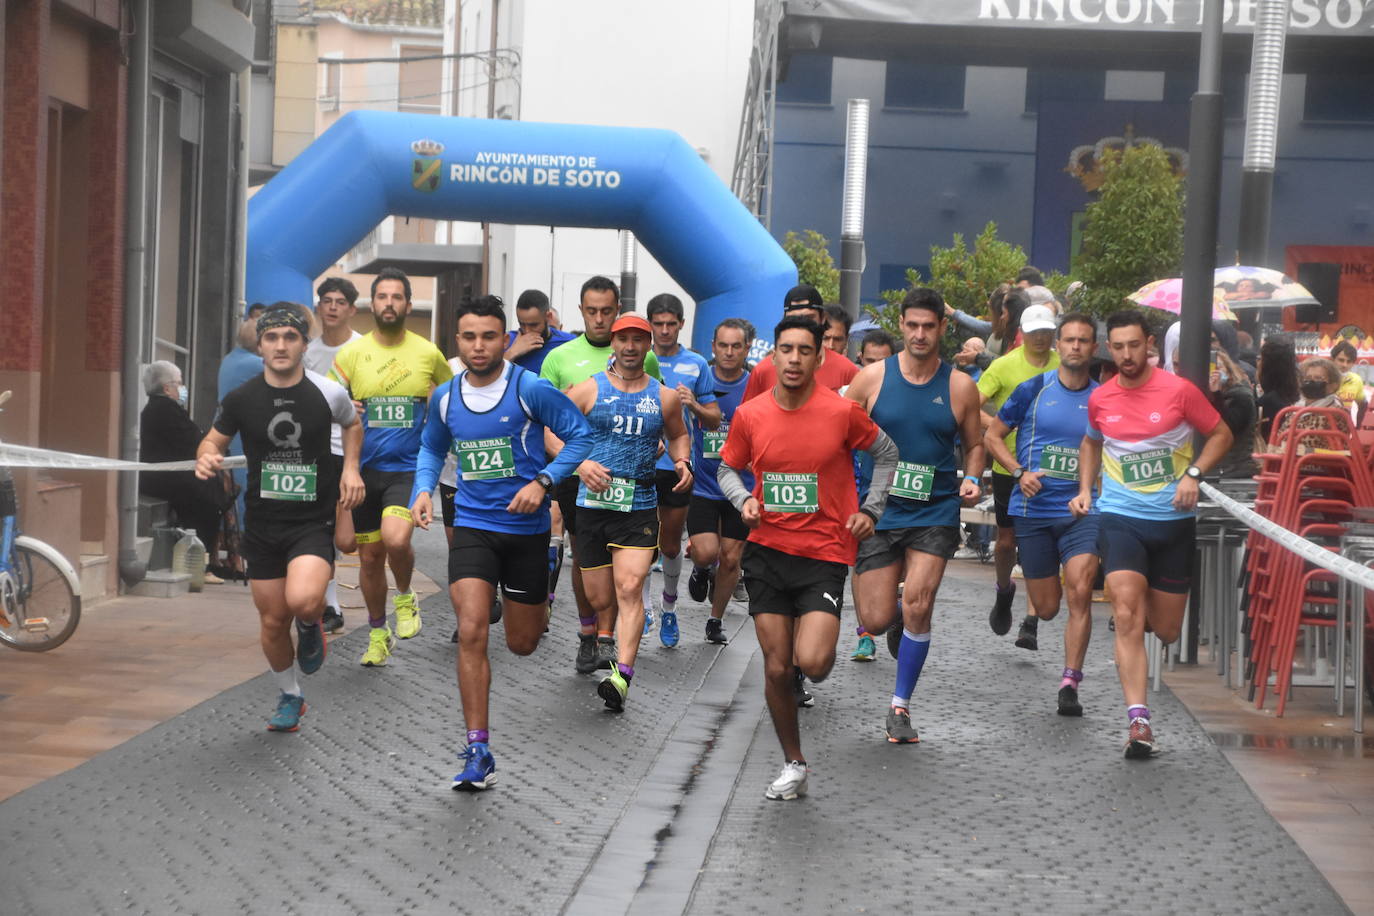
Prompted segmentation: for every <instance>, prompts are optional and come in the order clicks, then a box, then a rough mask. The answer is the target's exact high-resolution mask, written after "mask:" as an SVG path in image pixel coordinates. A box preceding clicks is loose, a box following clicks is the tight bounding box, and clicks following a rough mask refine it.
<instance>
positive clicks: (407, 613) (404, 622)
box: [392, 592, 420, 639]
mask: <svg viewBox="0 0 1374 916" xmlns="http://www.w3.org/2000/svg"><path fill="white" fill-rule="evenodd" d="M415 597H416V596H415V593H414V592H403V593H402V594H399V595H397V596H396V598H395V600H394V601H393V602H392V604H393V605H394V606H395V608H396V638H397V639H410V638H411V637H414V636H419V635H420V605H419V603H418V602H417V601H416V600H415Z"/></svg>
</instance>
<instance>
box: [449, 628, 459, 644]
mask: <svg viewBox="0 0 1374 916" xmlns="http://www.w3.org/2000/svg"><path fill="white" fill-rule="evenodd" d="M448 641H449V642H452V643H456V642H457V641H458V628H457V627H454V628H453V635H452V636H450V637H449V638H448Z"/></svg>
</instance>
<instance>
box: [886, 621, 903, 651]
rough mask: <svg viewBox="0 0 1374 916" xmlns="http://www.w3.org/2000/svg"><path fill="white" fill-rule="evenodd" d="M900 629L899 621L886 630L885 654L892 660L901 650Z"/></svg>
mask: <svg viewBox="0 0 1374 916" xmlns="http://www.w3.org/2000/svg"><path fill="white" fill-rule="evenodd" d="M902 629H903V628H902V624H901V621H898V622H897V623H894V624H893V625H892V626H890V627H888V628H887V654H888V655H891V656H892V657H893V658H896V657H897V653H898V652H900V651H901V649H902Z"/></svg>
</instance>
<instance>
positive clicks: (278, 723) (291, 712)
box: [267, 693, 305, 732]
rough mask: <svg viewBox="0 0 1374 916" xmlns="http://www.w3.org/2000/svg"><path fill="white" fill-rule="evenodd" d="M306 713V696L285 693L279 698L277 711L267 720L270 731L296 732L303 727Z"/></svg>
mask: <svg viewBox="0 0 1374 916" xmlns="http://www.w3.org/2000/svg"><path fill="white" fill-rule="evenodd" d="M303 715H305V698H304V697H298V696H296V695H295V694H291V693H283V694H282V695H281V696H280V697H278V698H277V711H276V712H274V713H272V718H270V719H268V720H267V730H268V731H269V732H294V731H296V730H297V729H299V728H300V727H301V716H303Z"/></svg>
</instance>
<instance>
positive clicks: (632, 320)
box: [611, 312, 654, 337]
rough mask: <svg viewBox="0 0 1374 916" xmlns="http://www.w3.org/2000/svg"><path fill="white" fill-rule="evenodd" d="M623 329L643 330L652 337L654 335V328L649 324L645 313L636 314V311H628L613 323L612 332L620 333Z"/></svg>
mask: <svg viewBox="0 0 1374 916" xmlns="http://www.w3.org/2000/svg"><path fill="white" fill-rule="evenodd" d="M621 331H643V332H644V333H645V334H648V335H649V336H650V337H653V336H654V329H653V328H652V327H651V326H650V325H649V322H648V320H647V319H645V318H644V316H643V315H636V314H635V313H634V312H626V313H625V314H624V315H621V316H620V317H619V318H617V319H616V320H615V324H613V325H611V333H612V334H619V333H620V332H621Z"/></svg>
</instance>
